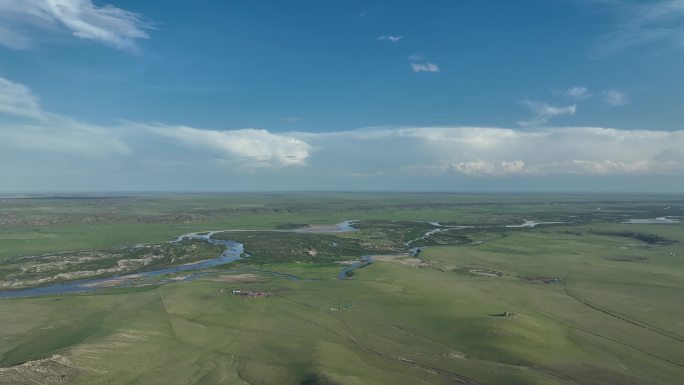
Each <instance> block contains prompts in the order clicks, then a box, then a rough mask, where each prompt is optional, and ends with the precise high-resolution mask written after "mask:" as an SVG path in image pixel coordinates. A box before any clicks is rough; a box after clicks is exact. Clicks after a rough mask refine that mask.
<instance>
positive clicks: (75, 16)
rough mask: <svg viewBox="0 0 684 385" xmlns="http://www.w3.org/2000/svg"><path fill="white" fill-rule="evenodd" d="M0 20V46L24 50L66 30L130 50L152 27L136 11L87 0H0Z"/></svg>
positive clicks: (81, 36)
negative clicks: (36, 42)
mask: <svg viewBox="0 0 684 385" xmlns="http://www.w3.org/2000/svg"><path fill="white" fill-rule="evenodd" d="M0 23H2V25H3V26H2V27H0V45H4V46H5V47H7V48H11V49H27V48H30V47H31V46H33V45H34V42H35V41H36V40H43V39H44V37H45V36H47V35H49V34H53V33H60V32H63V31H68V32H69V33H71V34H72V35H73V36H75V37H77V38H80V39H84V40H92V41H97V42H100V43H104V44H107V45H110V46H113V47H115V48H118V49H123V50H133V49H135V48H136V41H137V40H139V39H147V38H149V35H148V33H147V31H148V30H149V29H151V28H152V25H151V24H150V23H149V22H148V21H146V20H145V19H144V18H143V17H142V16H141V15H139V14H137V13H134V12H130V11H127V10H124V9H121V8H117V7H115V6H113V5H103V6H96V5H94V4H93V3H92V1H91V0H2V1H0ZM10 32H11V33H10Z"/></svg>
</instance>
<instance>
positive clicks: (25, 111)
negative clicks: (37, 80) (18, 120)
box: [0, 77, 43, 119]
mask: <svg viewBox="0 0 684 385" xmlns="http://www.w3.org/2000/svg"><path fill="white" fill-rule="evenodd" d="M2 113H4V114H8V115H14V116H22V117H30V118H36V119H38V118H42V117H43V111H42V110H41V108H40V104H39V102H38V98H37V97H36V96H34V95H33V93H32V92H31V90H29V89H28V87H26V86H24V85H23V84H18V83H14V82H11V81H9V80H7V79H5V78H2V77H0V114H2Z"/></svg>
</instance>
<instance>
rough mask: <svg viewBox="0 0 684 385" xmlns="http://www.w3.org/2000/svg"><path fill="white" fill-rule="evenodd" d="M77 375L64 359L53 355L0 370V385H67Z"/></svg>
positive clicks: (76, 370) (77, 371) (75, 370)
mask: <svg viewBox="0 0 684 385" xmlns="http://www.w3.org/2000/svg"><path fill="white" fill-rule="evenodd" d="M78 373H79V370H78V369H77V368H76V367H74V366H72V364H71V363H70V362H69V360H68V359H67V358H66V357H63V356H60V355H54V356H52V357H48V358H44V359H42V360H35V361H28V362H25V363H23V364H21V365H16V366H12V367H10V368H0V385H35V384H41V385H53V384H68V383H70V382H71V381H72V380H73V379H74V378H75V377H76V375H77V374H78Z"/></svg>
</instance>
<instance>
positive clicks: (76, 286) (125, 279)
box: [0, 221, 373, 299]
mask: <svg viewBox="0 0 684 385" xmlns="http://www.w3.org/2000/svg"><path fill="white" fill-rule="evenodd" d="M353 223H354V221H344V222H341V223H338V224H336V225H333V226H312V227H305V228H300V229H294V230H273V231H278V232H298V233H341V232H350V231H357V230H358V229H356V228H354V226H353ZM226 231H264V230H216V231H205V232H199V233H189V234H183V235H181V236H179V237H178V238H177V239H176V240H175V241H173V242H180V241H183V240H191V239H192V240H199V241H204V242H208V243H210V244H212V245H219V246H222V247H223V248H224V251H223V253H222V254H221V255H219V256H218V257H216V258H214V259H208V260H204V261H198V262H193V263H188V264H184V265H178V266H170V267H165V268H161V269H157V270H150V271H142V272H137V273H127V274H122V275H116V276H109V277H101V278H91V279H82V280H77V281H72V282H64V283H58V284H54V285H47V286H40V287H34V288H29V289H20V290H9V291H0V299H3V298H22V297H34V296H39V295H54V294H67V293H83V292H89V291H93V290H98V289H104V288H115V287H126V286H131V285H133V284H138V283H140V282H141V281H142V280H144V279H149V278H154V277H158V276H162V275H166V274H176V273H182V272H191V271H196V270H202V269H207V268H211V267H215V266H220V265H225V264H227V263H231V262H235V261H237V260H239V259H241V258H242V256H243V255H244V253H245V248H244V245H243V244H242V243H239V242H234V241H228V240H222V239H215V238H212V236H213V235H214V234H216V233H220V232H226ZM372 262H373V259H372V258H371V257H370V256H366V257H363V258H362V260H361V261H360V262H355V263H354V264H352V265H351V266H350V267H348V268H346V269H344V270H343V272H341V273H340V275H339V276H338V278H340V279H345V278H347V277H348V275H349V274H350V273H351V272H352V271H353V270H356V269H359V268H361V267H365V266H367V265H369V264H370V263H372ZM264 272H265V273H268V274H273V275H277V276H280V277H283V278H287V279H295V280H296V279H298V278H297V277H295V276H293V275H289V274H283V273H277V272H272V271H264ZM202 275H203V274H191V275H188V276H186V277H182V278H179V279H176V280H183V281H186V280H190V279H194V278H198V277H200V276H202ZM173 280H174V279H169V280H167V281H173ZM162 282H163V281H162Z"/></svg>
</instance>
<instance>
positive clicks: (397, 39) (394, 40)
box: [378, 35, 404, 43]
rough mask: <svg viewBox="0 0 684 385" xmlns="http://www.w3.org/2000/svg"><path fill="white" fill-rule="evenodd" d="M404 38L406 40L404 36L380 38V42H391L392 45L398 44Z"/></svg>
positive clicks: (383, 36) (384, 36)
mask: <svg viewBox="0 0 684 385" xmlns="http://www.w3.org/2000/svg"><path fill="white" fill-rule="evenodd" d="M403 38H404V37H403V36H394V35H382V36H378V40H380V41H391V42H392V43H396V42H398V41H399V40H401V39H403Z"/></svg>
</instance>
